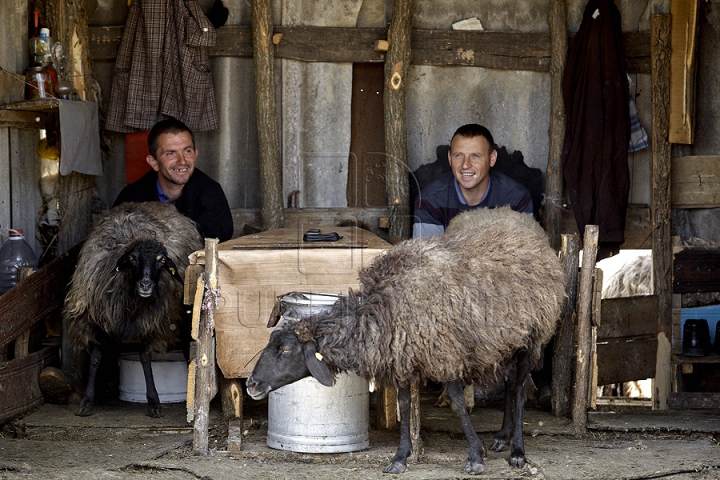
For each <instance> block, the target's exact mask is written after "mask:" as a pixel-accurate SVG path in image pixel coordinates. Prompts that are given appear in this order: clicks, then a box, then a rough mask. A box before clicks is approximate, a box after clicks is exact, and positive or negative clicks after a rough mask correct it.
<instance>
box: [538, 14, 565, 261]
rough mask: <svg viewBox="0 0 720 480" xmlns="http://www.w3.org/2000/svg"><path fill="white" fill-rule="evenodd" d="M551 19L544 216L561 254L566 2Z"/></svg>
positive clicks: (554, 245) (551, 242)
mask: <svg viewBox="0 0 720 480" xmlns="http://www.w3.org/2000/svg"><path fill="white" fill-rule="evenodd" d="M548 19H549V23H550V145H549V149H548V166H547V182H546V187H545V209H544V211H543V215H544V223H545V230H546V231H547V232H548V236H549V237H550V245H551V246H552V247H553V248H554V249H555V250H557V249H558V248H559V247H560V230H561V223H562V202H563V174H562V150H563V143H564V141H565V128H566V124H565V122H566V115H565V102H564V101H563V92H562V79H563V75H564V74H565V65H566V63H567V49H568V34H567V4H566V0H550V13H549V15H548Z"/></svg>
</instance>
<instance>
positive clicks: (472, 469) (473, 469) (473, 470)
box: [462, 460, 485, 475]
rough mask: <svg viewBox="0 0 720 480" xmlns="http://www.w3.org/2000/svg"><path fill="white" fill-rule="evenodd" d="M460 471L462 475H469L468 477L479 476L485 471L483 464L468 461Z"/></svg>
mask: <svg viewBox="0 0 720 480" xmlns="http://www.w3.org/2000/svg"><path fill="white" fill-rule="evenodd" d="M462 471H463V473H469V474H470V475H479V474H481V473H482V472H484V471H485V464H484V463H483V462H471V461H469V460H468V462H467V463H466V464H465V468H463V469H462Z"/></svg>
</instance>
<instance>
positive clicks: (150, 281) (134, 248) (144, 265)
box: [116, 239, 182, 298]
mask: <svg viewBox="0 0 720 480" xmlns="http://www.w3.org/2000/svg"><path fill="white" fill-rule="evenodd" d="M116 269H117V271H118V272H120V271H124V270H128V271H129V272H130V275H131V277H132V282H133V284H134V286H135V292H136V293H137V294H138V295H139V296H141V297H143V298H147V297H150V296H151V295H152V294H153V293H154V292H155V286H156V285H157V283H158V281H159V280H160V275H161V274H162V271H163V270H167V271H168V272H170V274H171V275H172V276H173V277H175V278H176V279H177V280H178V281H180V282H182V278H181V277H180V274H179V273H178V271H177V267H176V266H175V263H174V262H173V261H172V259H171V258H170V257H168V254H167V250H166V249H165V246H164V245H163V244H162V243H160V242H158V241H157V240H152V239H141V240H134V241H133V242H131V243H129V244H128V245H127V246H126V247H125V250H124V253H123V254H122V256H121V257H120V259H119V260H118V262H117V266H116Z"/></svg>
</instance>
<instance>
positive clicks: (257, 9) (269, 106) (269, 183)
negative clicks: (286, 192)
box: [252, 0, 283, 230]
mask: <svg viewBox="0 0 720 480" xmlns="http://www.w3.org/2000/svg"><path fill="white" fill-rule="evenodd" d="M252 32H253V35H252V39H253V53H254V55H253V59H254V67H255V95H256V98H257V100H256V102H257V104H256V108H257V129H258V144H259V145H258V146H259V151H260V192H261V195H262V218H263V227H264V228H265V230H271V229H275V228H280V227H282V224H283V210H282V209H283V199H282V155H281V153H280V133H279V127H278V118H277V102H276V100H275V56H274V52H273V49H274V46H273V44H272V40H271V39H272V36H273V25H272V11H271V9H270V0H252Z"/></svg>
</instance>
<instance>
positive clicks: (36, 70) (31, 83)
mask: <svg viewBox="0 0 720 480" xmlns="http://www.w3.org/2000/svg"><path fill="white" fill-rule="evenodd" d="M50 96H52V83H51V79H50V74H49V73H48V72H47V70H44V67H43V66H35V67H29V68H28V69H27V70H25V98H26V99H27V100H34V99H37V98H48V97H50Z"/></svg>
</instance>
